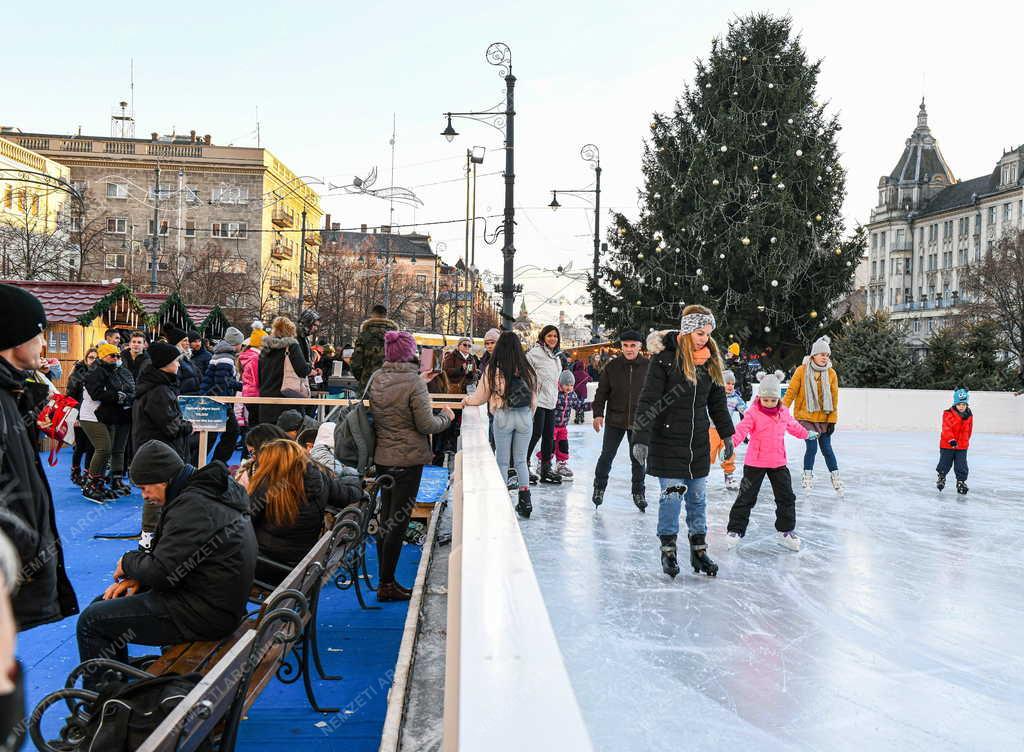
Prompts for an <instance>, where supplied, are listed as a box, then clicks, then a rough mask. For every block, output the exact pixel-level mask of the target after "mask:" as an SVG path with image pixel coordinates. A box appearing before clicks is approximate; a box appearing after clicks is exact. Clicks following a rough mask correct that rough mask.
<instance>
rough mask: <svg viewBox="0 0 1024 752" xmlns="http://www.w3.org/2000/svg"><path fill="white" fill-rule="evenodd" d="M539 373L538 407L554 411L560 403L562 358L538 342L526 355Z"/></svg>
mask: <svg viewBox="0 0 1024 752" xmlns="http://www.w3.org/2000/svg"><path fill="white" fill-rule="evenodd" d="M526 359H527V360H528V361H530V365H531V366H533V370H534V371H535V372H536V373H537V407H543V408H544V409H546V410H554V409H555V403H556V402H557V401H558V377H559V376H561V375H562V358H561V357H560V356H559V354H558V353H555V352H551V350H550V349H549V348H548V347H546V346H545V345H543V344H542V343H540V342H538V343H537V344H535V345H534V346H533V347H531V348H530V349H529V350H528V351H527V353H526Z"/></svg>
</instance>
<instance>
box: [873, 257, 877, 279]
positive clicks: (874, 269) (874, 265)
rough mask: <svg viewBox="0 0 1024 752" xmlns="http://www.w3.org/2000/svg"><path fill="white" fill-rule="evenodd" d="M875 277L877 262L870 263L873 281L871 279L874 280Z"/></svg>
mask: <svg viewBox="0 0 1024 752" xmlns="http://www.w3.org/2000/svg"><path fill="white" fill-rule="evenodd" d="M877 276H878V262H877V261H872V262H871V277H872V279H873V278H875V277H877Z"/></svg>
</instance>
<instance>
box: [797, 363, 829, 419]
mask: <svg viewBox="0 0 1024 752" xmlns="http://www.w3.org/2000/svg"><path fill="white" fill-rule="evenodd" d="M804 366H805V368H804V392H805V393H806V394H807V412H809V413H817V412H823V413H825V414H826V415H828V414H829V413H831V412H832V411H833V410H835V406H834V405H833V404H832V379H831V375H830V374H829V370H831V368H832V362H831V361H829V362H828V363H826V364H825V365H824V366H819V365H818V364H817V363H815V362H814V361H813V360H811V359H810V358H807V359H806V360H805V361H804ZM815 373H817V374H819V376H820V379H821V404H820V405H819V404H818V389H817V387H816V386H815V383H814V374H815Z"/></svg>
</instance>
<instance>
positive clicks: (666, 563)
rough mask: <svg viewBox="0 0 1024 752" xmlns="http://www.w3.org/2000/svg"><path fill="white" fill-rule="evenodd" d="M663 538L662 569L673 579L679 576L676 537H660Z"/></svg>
mask: <svg viewBox="0 0 1024 752" xmlns="http://www.w3.org/2000/svg"><path fill="white" fill-rule="evenodd" d="M658 537H659V538H661V569H662V571H663V572H664V573H665V574H667V575H668V576H669V577H671V578H672V579H675V577H676V575H677V574H679V559H678V558H676V536H674V535H659V536H658Z"/></svg>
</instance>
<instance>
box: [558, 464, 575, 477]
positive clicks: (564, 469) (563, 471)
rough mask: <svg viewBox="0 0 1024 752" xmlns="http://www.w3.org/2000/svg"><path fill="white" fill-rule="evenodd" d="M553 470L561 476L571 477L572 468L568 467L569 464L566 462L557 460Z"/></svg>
mask: <svg viewBox="0 0 1024 752" xmlns="http://www.w3.org/2000/svg"><path fill="white" fill-rule="evenodd" d="M555 472H557V473H558V474H559V475H561V476H562V477H563V478H566V479H568V478H572V470H570V469H569V464H568V463H566V462H559V463H558V467H557V468H556V470H555Z"/></svg>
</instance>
